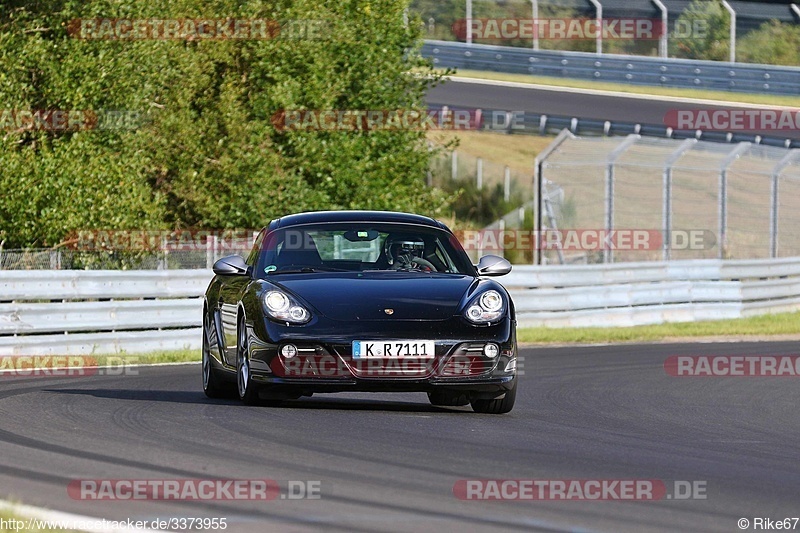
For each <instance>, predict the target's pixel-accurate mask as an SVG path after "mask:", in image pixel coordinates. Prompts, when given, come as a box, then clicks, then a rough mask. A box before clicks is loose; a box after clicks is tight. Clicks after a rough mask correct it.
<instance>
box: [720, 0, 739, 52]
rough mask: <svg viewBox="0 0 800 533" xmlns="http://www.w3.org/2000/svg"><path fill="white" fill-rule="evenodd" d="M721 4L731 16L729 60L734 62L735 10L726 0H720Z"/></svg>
mask: <svg viewBox="0 0 800 533" xmlns="http://www.w3.org/2000/svg"><path fill="white" fill-rule="evenodd" d="M722 6H723V7H724V8H725V9H726V10H727V11H728V13H729V14H730V16H731V35H730V41H731V44H730V61H731V63H736V10H735V9H733V7H731V5H730V4H729V3H728V2H727V0H722Z"/></svg>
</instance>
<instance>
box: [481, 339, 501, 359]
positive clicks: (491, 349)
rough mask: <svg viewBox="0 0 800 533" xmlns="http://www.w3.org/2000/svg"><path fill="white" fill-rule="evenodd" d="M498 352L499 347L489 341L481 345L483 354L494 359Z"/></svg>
mask: <svg viewBox="0 0 800 533" xmlns="http://www.w3.org/2000/svg"><path fill="white" fill-rule="evenodd" d="M499 353H500V347H499V346H498V345H496V344H494V343H491V342H490V343H489V344H487V345H486V346H484V347H483V355H485V356H486V357H490V358H492V359H494V358H495V357H497V354H499Z"/></svg>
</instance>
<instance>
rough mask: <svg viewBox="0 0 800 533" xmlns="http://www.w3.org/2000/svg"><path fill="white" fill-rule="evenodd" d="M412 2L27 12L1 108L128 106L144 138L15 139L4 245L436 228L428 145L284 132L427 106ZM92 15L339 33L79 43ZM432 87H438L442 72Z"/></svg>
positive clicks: (61, 5)
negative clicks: (359, 217) (263, 231)
mask: <svg viewBox="0 0 800 533" xmlns="http://www.w3.org/2000/svg"><path fill="white" fill-rule="evenodd" d="M405 7H406V5H405V2H404V1H402V0H250V1H245V2H239V1H236V0H216V1H214V2H206V1H202V0H85V1H84V0H39V1H37V2H28V1H25V0H12V1H11V2H5V3H4V4H3V5H2V6H0V110H54V109H61V110H87V111H101V110H125V111H127V112H133V113H136V114H139V115H140V116H141V118H142V119H144V123H143V124H141V125H139V126H138V127H136V128H133V129H104V130H88V131H52V130H49V131H45V130H37V129H34V128H27V127H23V128H18V129H15V128H10V129H8V128H7V129H6V130H5V131H2V132H0V135H2V142H0V190H1V191H2V192H3V201H2V202H1V203H0V241H3V240H5V241H6V242H5V246H6V247H18V246H42V245H45V246H49V245H54V244H57V243H59V242H61V241H63V240H64V239H65V238H66V237H67V236H68V235H69V234H70V232H72V231H75V230H77V229H91V228H104V229H129V228H180V227H186V226H197V227H205V228H231V227H261V226H262V225H264V224H265V223H266V222H267V221H269V220H270V219H271V218H273V217H275V216H280V215H282V214H286V213H289V212H296V211H301V210H314V209H350V208H369V209H391V210H408V211H415V212H420V213H424V214H431V215H436V214H438V213H441V212H443V211H444V210H446V209H447V207H448V205H449V202H450V198H449V197H448V196H447V195H446V194H445V193H443V192H442V191H438V190H434V189H430V188H426V187H424V183H425V181H424V180H425V172H426V170H427V167H428V162H429V158H430V157H431V154H430V153H429V150H428V148H427V145H426V144H425V138H424V135H425V134H424V132H421V131H370V132H341V131H340V132H331V131H279V130H278V129H276V126H275V125H274V124H273V116H274V115H275V114H276V113H278V112H279V111H281V110H283V109H313V110H326V109H382V110H393V109H413V110H422V109H424V94H425V91H426V90H427V88H428V87H429V86H431V85H432V84H434V83H437V80H438V78H437V76H436V75H434V74H432V72H431V70H430V68H429V65H428V62H427V61H426V60H423V59H422V58H421V57H420V56H419V55H418V53H417V50H418V46H419V43H420V27H421V26H420V23H419V22H420V21H419V20H413V17H412V21H411V23H409V24H408V25H406V24H404V21H403V18H404V17H403V14H404V9H405ZM82 18H128V19H152V18H157V19H167V18H175V19H187V18H203V19H225V18H233V19H253V18H265V19H271V20H279V21H287V20H315V21H321V20H324V21H326V23H327V24H328V27H329V28H330V32H328V33H324V34H323V35H322V36H321V38H311V39H305V38H290V37H282V38H276V39H272V40H192V39H188V40H158V39H156V40H153V39H150V40H119V39H104V40H94V39H79V38H76V37H75V36H72V35H70V34H69V33H68V28H69V23H70V21H72V20H74V19H82ZM425 74H431V75H430V76H426V75H425Z"/></svg>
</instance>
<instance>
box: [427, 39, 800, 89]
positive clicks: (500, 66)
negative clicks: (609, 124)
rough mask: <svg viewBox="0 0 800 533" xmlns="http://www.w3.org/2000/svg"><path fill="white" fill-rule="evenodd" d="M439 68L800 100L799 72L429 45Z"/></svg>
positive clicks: (507, 48)
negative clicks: (797, 97) (776, 95)
mask: <svg viewBox="0 0 800 533" xmlns="http://www.w3.org/2000/svg"><path fill="white" fill-rule="evenodd" d="M422 55H423V56H425V57H428V58H431V59H433V61H434V64H435V65H436V66H437V67H453V68H462V69H471V70H488V71H495V72H507V73H513V74H533V75H539V76H554V77H558V78H577V79H584V80H594V81H607V82H617V83H626V84H633V85H648V86H656V87H675V88H692V89H713V90H722V91H732V92H746V93H760V94H780V95H792V96H797V95H800V68H799V67H779V66H772V65H754V64H744V63H725V62H720V61H699V60H690V59H673V58H648V57H640V56H624V55H612V54H603V55H597V54H592V53H586V52H563V51H554V50H531V49H526V48H516V47H510V46H491V45H484V44H466V43H458V42H450V41H425V43H424V45H423V47H422Z"/></svg>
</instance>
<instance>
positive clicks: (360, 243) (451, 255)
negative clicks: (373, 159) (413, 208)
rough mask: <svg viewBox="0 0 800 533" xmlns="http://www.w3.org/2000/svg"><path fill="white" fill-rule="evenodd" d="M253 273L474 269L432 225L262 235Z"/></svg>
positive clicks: (316, 227) (323, 227)
mask: <svg viewBox="0 0 800 533" xmlns="http://www.w3.org/2000/svg"><path fill="white" fill-rule="evenodd" d="M256 270H257V272H258V273H259V274H260V275H265V274H266V275H269V274H279V273H288V272H327V271H329V272H350V271H388V272H391V271H403V272H406V271H413V272H428V273H449V274H470V275H474V273H475V271H474V268H473V267H472V265H471V263H470V261H469V258H468V257H467V255H466V253H465V252H464V250H463V249H462V248H461V245H460V244H459V243H458V241H457V239H456V238H455V237H454V236H453V235H451V234H450V233H448V232H446V231H443V230H440V229H437V228H432V227H426V226H417V225H410V224H396V223H395V224H391V223H384V224H381V223H363V224H361V223H350V224H309V225H303V226H293V227H289V228H282V229H279V230H276V231H273V232H270V233H269V234H267V236H266V237H265V239H264V241H263V243H262V244H261V249H260V251H259V258H258V262H257V265H256Z"/></svg>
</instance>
